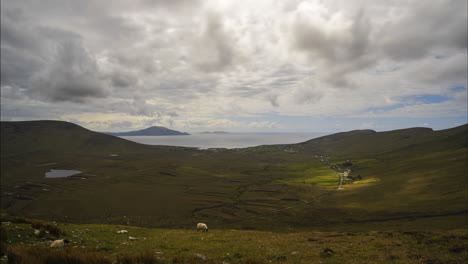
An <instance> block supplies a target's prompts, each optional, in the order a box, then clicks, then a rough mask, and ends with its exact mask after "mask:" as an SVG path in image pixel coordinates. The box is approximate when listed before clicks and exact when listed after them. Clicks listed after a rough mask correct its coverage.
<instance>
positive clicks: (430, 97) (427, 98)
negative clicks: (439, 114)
mask: <svg viewBox="0 0 468 264" xmlns="http://www.w3.org/2000/svg"><path fill="white" fill-rule="evenodd" d="M399 99H400V101H403V102H409V103H423V104H437V103H441V102H445V101H448V100H450V97H448V96H444V95H434V94H424V95H410V96H403V97H400V98H399Z"/></svg>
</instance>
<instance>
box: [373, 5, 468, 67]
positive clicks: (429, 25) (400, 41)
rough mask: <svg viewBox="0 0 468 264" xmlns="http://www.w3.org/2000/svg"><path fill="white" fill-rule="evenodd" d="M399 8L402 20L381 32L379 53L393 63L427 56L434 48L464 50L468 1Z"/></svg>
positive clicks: (390, 24) (389, 24) (388, 25)
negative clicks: (390, 59) (394, 60)
mask: <svg viewBox="0 0 468 264" xmlns="http://www.w3.org/2000/svg"><path fill="white" fill-rule="evenodd" d="M411 4H412V5H411V6H406V7H404V8H402V10H401V12H403V13H404V14H405V15H404V17H403V19H401V20H398V21H396V22H393V23H392V22H390V23H388V24H387V25H386V27H385V29H384V30H383V32H382V35H381V37H382V40H381V42H382V43H381V45H382V50H383V52H384V54H385V55H387V56H389V57H390V58H392V59H396V60H411V59H417V58H421V57H423V56H426V55H427V54H429V53H430V52H431V51H432V50H433V49H435V48H441V49H462V50H466V47H467V38H468V37H467V29H466V25H467V13H466V10H467V2H466V1H456V0H452V1H431V3H430V4H428V3H426V2H418V1H415V2H412V3H411Z"/></svg>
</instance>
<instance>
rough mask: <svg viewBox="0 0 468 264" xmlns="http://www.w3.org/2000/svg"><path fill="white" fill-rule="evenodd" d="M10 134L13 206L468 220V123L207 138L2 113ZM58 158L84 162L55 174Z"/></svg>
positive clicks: (305, 225) (219, 220)
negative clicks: (249, 139) (274, 141)
mask: <svg viewBox="0 0 468 264" xmlns="http://www.w3.org/2000/svg"><path fill="white" fill-rule="evenodd" d="M1 140H2V152H1V153H2V156H1V162H2V168H1V172H2V186H1V188H2V190H1V191H2V208H3V209H4V210H6V211H7V212H9V213H11V214H18V215H25V216H28V217H35V218H47V219H50V220H60V221H66V222H85V223H89V222H93V223H113V224H130V225H141V226H151V227H165V228H172V227H182V228H184V227H191V226H192V225H193V223H196V222H209V223H210V225H211V226H212V227H215V228H242V229H262V230H310V229H312V230H369V229H371V230H375V229H390V230H393V229H399V230H407V229H421V228H422V229H433V228H436V229H452V228H465V227H466V212H467V208H466V204H467V198H466V197H467V196H466V194H467V186H466V175H467V125H464V126H460V127H457V128H453V129H447V130H442V131H432V130H431V129H428V128H410V129H402V130H395V131H388V132H375V131H371V130H361V131H351V132H344V133H338V134H334V135H330V136H325V137H321V138H317V139H313V140H310V141H307V142H304V143H300V144H291V145H270V146H260V147H254V148H245V149H233V150H197V149H191V148H182V147H161V146H146V145H142V144H137V143H133V142H129V141H126V140H123V139H120V138H117V137H113V136H109V135H104V134H100V133H96V132H92V131H89V130H86V129H84V128H81V127H79V126H77V125H74V124H70V123H66V122H58V121H34V122H2V138H1ZM50 169H71V170H79V171H81V172H82V174H80V175H77V176H73V177H67V178H55V179H49V178H44V173H45V172H47V171H48V170H50ZM345 173H346V174H345ZM340 175H346V176H343V177H341V176H340ZM341 181H342V182H343V186H342V188H340V189H339V190H337V188H338V186H339V184H340V182H341Z"/></svg>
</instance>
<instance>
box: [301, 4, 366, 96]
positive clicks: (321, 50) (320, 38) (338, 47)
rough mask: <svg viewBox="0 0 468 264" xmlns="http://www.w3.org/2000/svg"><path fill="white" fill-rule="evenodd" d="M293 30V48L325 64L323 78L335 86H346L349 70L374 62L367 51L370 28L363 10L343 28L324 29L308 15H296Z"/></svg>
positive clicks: (312, 59)
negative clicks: (347, 26)
mask: <svg viewBox="0 0 468 264" xmlns="http://www.w3.org/2000/svg"><path fill="white" fill-rule="evenodd" d="M292 29H293V33H292V34H293V39H292V46H293V48H294V49H296V50H298V51H301V52H304V53H305V54H307V56H308V57H309V60H310V61H311V62H319V63H320V62H322V63H324V64H325V67H326V68H327V73H326V74H324V75H323V79H324V80H325V81H327V82H328V83H331V84H332V85H334V86H338V87H343V86H345V87H346V86H348V85H349V83H348V81H347V75H348V74H349V73H352V72H354V71H357V70H360V69H362V68H365V67H368V66H370V65H371V64H372V63H374V61H373V59H372V58H370V57H369V52H368V49H369V45H370V43H369V41H370V34H371V30H372V28H371V24H370V22H369V19H368V18H367V15H366V12H365V11H364V10H362V9H361V10H360V11H359V12H357V13H356V15H355V16H354V19H353V23H352V25H351V26H350V27H349V28H348V30H346V31H336V32H328V31H325V29H323V28H321V26H320V25H317V24H312V23H310V22H308V21H307V17H297V18H296V21H295V22H294V24H293V28H292Z"/></svg>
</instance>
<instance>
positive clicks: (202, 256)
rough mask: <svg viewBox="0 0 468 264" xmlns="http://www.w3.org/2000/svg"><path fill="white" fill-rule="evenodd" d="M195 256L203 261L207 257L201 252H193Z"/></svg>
mask: <svg viewBox="0 0 468 264" xmlns="http://www.w3.org/2000/svg"><path fill="white" fill-rule="evenodd" d="M195 256H197V258H199V259H201V260H203V261H206V260H207V259H208V258H207V257H206V256H205V255H202V254H195Z"/></svg>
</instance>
